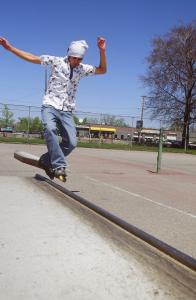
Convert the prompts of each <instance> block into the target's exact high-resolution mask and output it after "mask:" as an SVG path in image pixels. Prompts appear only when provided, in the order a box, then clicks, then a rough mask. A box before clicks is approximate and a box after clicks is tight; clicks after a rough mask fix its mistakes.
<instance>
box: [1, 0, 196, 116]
mask: <svg viewBox="0 0 196 300" xmlns="http://www.w3.org/2000/svg"><path fill="white" fill-rule="evenodd" d="M195 12H196V1H193V0H162V1H160V0H146V1H145V0H137V1H136V0H121V1H119V0H116V1H114V0H81V1H79V0H74V1H66V0H55V1H46V0H32V1H29V0H25V1H24V0H21V1H20V0H18V1H14V0H13V1H10V0H7V1H2V3H1V17H0V36H4V37H6V38H7V39H8V40H9V42H10V43H11V44H12V45H13V46H15V47H17V48H19V49H22V50H24V51H27V52H31V53H33V54H36V55H41V54H50V55H56V56H64V55H65V53H66V50H67V47H68V45H69V43H70V42H71V41H72V40H79V39H85V40H86V41H87V42H88V45H89V49H88V52H87V54H86V56H85V59H84V63H88V64H92V65H95V66H98V64H99V52H98V48H97V45H96V38H97V36H104V37H105V38H106V40H107V50H106V54H107V62H108V72H107V74H106V75H97V76H94V77H89V78H85V79H83V80H82V81H81V82H80V85H79V89H78V92H77V110H79V111H85V112H99V113H100V112H102V113H112V114H115V115H131V116H137V115H140V109H141V96H142V95H146V93H147V91H145V89H144V87H143V86H142V83H141V82H140V80H139V77H140V76H141V75H144V73H145V71H146V67H147V65H146V61H145V58H146V57H147V56H148V55H149V53H150V50H151V40H152V39H153V37H155V36H157V35H163V34H165V33H166V32H168V31H169V30H170V29H171V28H172V27H173V26H176V25H180V24H187V23H189V22H190V21H192V20H193V19H195ZM43 92H44V68H43V67H42V66H40V65H34V64H31V63H28V62H26V61H23V60H21V59H19V58H17V57H16V56H14V55H13V54H11V53H9V52H7V51H5V50H4V49H3V48H0V102H1V103H2V102H3V103H11V104H25V105H34V106H41V103H42V96H43Z"/></svg>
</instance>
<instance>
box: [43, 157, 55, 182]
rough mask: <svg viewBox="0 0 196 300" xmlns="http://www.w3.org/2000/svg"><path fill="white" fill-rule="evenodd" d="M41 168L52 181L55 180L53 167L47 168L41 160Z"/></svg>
mask: <svg viewBox="0 0 196 300" xmlns="http://www.w3.org/2000/svg"><path fill="white" fill-rule="evenodd" d="M39 166H40V168H41V169H43V170H44V171H45V172H46V174H47V175H48V177H50V179H54V177H55V174H54V170H53V169H52V168H51V167H49V166H47V165H46V164H45V163H44V162H43V160H42V159H41V158H40V160H39Z"/></svg>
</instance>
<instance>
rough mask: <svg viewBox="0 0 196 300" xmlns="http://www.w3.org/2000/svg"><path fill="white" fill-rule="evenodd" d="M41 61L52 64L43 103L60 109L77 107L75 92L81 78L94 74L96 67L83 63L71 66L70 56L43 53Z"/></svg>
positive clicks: (44, 63) (66, 109)
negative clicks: (74, 66)
mask: <svg viewBox="0 0 196 300" xmlns="http://www.w3.org/2000/svg"><path fill="white" fill-rule="evenodd" d="M40 59H41V63H42V65H44V66H50V67H51V72H50V76H49V80H48V86H47V91H46V93H45V95H44V97H43V105H51V106H53V107H55V108H56V109H58V110H63V111H73V110H74V109H75V94H76V90H77V86H78V83H79V81H80V79H81V78H83V77H85V76H88V75H94V74H95V67H93V66H91V65H87V64H82V63H80V65H79V66H78V67H76V68H73V69H72V70H73V74H71V75H70V72H71V68H70V64H69V61H68V57H67V56H66V57H56V56H50V55H41V56H40Z"/></svg>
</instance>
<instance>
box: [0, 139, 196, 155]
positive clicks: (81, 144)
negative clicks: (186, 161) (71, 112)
mask: <svg viewBox="0 0 196 300" xmlns="http://www.w3.org/2000/svg"><path fill="white" fill-rule="evenodd" d="M0 143H10V144H11V143H12V144H31V145H43V144H45V141H44V139H41V138H26V137H2V136H0ZM77 146H78V147H83V148H96V149H112V150H126V151H149V152H158V146H148V145H135V144H133V146H132V147H131V146H130V145H128V144H120V143H118V144H115V143H112V144H107V143H99V141H98V142H94V141H93V142H85V141H78V144H77ZM163 152H168V153H185V152H184V149H181V148H171V147H163ZM186 153H187V154H193V155H196V149H188V150H187V152H186Z"/></svg>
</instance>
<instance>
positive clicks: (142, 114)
mask: <svg viewBox="0 0 196 300" xmlns="http://www.w3.org/2000/svg"><path fill="white" fill-rule="evenodd" d="M145 98H146V96H142V107H141V121H142V122H143V118H144V100H145ZM142 127H143V126H142Z"/></svg>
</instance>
